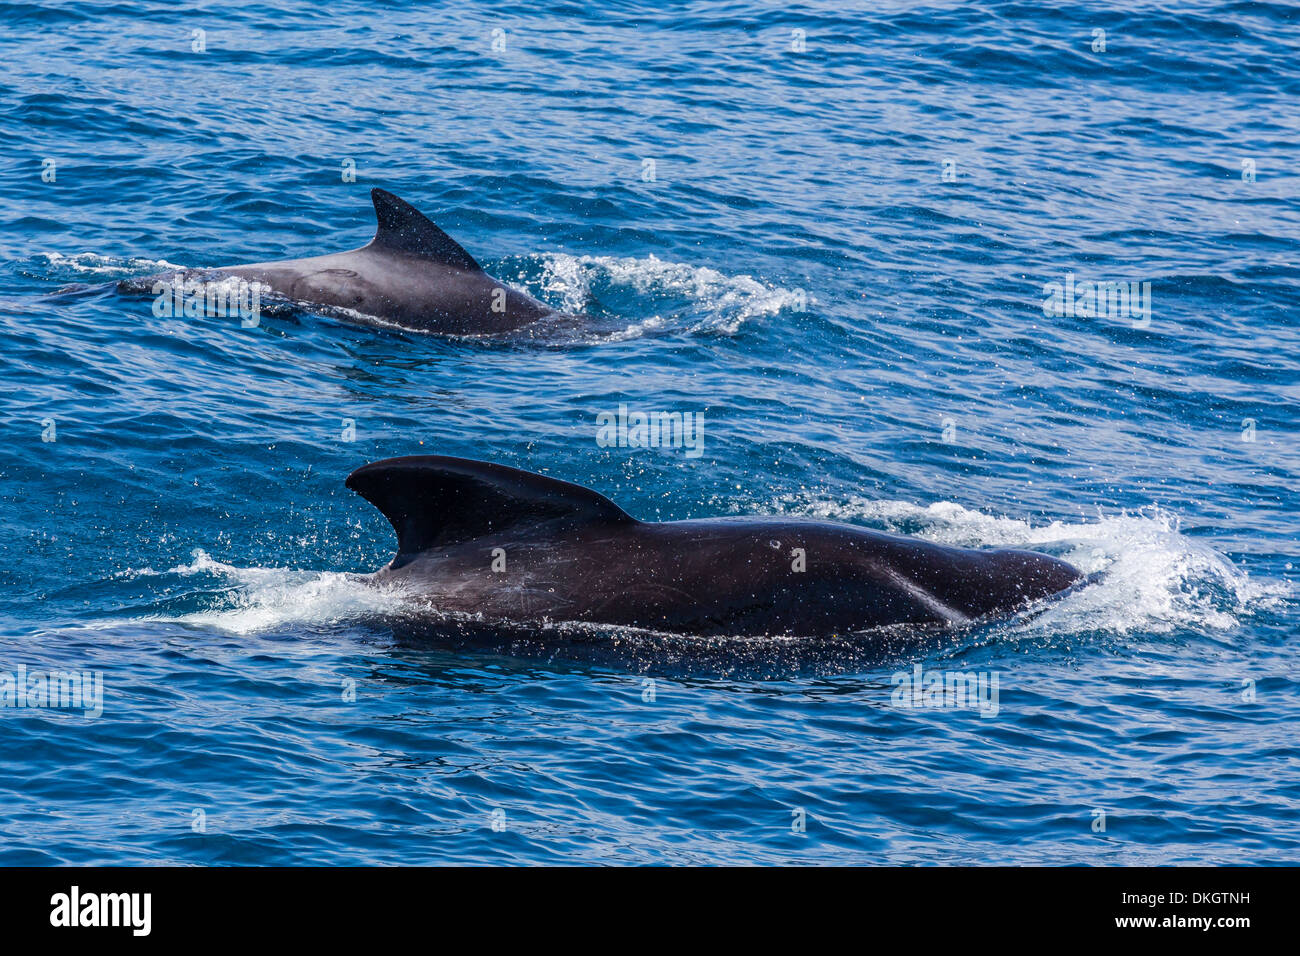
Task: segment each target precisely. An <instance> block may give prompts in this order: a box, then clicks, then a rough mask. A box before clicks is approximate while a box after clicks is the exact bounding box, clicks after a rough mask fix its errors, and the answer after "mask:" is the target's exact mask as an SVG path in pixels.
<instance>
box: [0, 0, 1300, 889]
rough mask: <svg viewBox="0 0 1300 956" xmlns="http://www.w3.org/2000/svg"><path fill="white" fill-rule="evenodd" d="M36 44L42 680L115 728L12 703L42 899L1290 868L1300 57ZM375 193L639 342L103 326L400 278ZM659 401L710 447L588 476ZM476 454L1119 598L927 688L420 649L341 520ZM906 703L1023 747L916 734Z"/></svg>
mask: <svg viewBox="0 0 1300 956" xmlns="http://www.w3.org/2000/svg"><path fill="white" fill-rule="evenodd" d="M0 24H3V26H0V133H3V140H4V142H5V143H6V147H7V148H6V150H5V155H6V159H7V162H6V165H5V175H4V183H3V187H0V260H2V262H3V264H2V265H0V269H2V272H0V370H2V372H3V385H4V387H3V389H2V390H0V429H2V431H0V435H2V436H3V442H4V447H5V454H4V456H3V458H0V500H2V501H3V511H2V512H0V514H2V515H3V525H2V526H0V671H4V672H10V673H17V669H18V668H19V667H20V666H22V667H25V668H27V670H28V672H38V671H48V670H51V669H56V670H76V671H79V672H80V671H89V672H95V671H99V672H102V680H103V710H102V714H100V715H98V716H95V715H93V714H92V715H91V716H87V715H86V712H85V711H84V709H83V710H80V711H79V710H76V709H74V708H64V709H21V710H20V709H16V708H5V709H0V863H3V864H24V863H26V864H54V863H131V864H143V863H165V862H169V863H170V862H174V863H193V864H201V863H244V864H248V863H277V864H299V863H304V864H305V863H347V864H357V863H363V864H397V863H433V862H491V863H503V862H510V863H524V862H527V863H537V862H541V863H553V862H581V863H593V862H627V863H673V862H695V863H702V862H728V863H741V862H745V863H748V862H764V863H766V862H852V863H917V862H920V863H978V864H986V863H1067V862H1068V863H1094V864H1108V863H1189V862H1200V863H1210V862H1212V863H1278V862H1285V861H1290V862H1295V860H1296V859H1297V855H1298V851H1300V744H1298V743H1297V729H1298V727H1300V695H1298V694H1297V690H1298V687H1300V668H1298V667H1297V654H1296V638H1297V633H1296V630H1297V628H1296V621H1297V596H1298V591H1297V576H1298V575H1297V571H1296V562H1297V560H1298V559H1297V550H1298V547H1297V517H1296V516H1297V513H1298V512H1300V442H1298V441H1297V439H1298V438H1300V412H1298V410H1297V409H1298V407H1300V406H1298V404H1297V403H1298V401H1300V322H1297V304H1298V303H1300V174H1298V172H1297V167H1298V163H1300V153H1298V152H1297V148H1296V147H1297V143H1296V136H1297V131H1298V130H1300V13H1297V10H1296V8H1294V7H1292V6H1289V5H1286V4H1281V3H1224V2H1208V0H1195V2H1184V3H1178V4H1168V5H1166V4H1147V3H1135V2H1121V3H1118V4H1108V5H1101V4H1093V3H1083V4H1080V3H1070V4H1053V3H1033V4H1021V3H1003V2H986V3H965V4H951V5H949V4H926V5H920V4H911V3H884V4H874V3H873V4H860V5H856V6H855V7H849V8H846V7H845V6H844V5H843V4H841V3H830V2H818V3H797V4H781V5H779V6H773V7H766V8H765V9H764V10H763V11H762V12H758V13H755V12H753V6H752V5H748V4H734V3H723V2H698V3H693V4H688V5H686V6H684V7H679V6H678V5H674V4H667V5H665V4H653V3H647V2H645V0H629V2H626V3H619V4H615V5H613V6H609V5H603V4H591V5H583V4H579V3H572V2H545V0H543V2H540V3H532V2H530V3H517V2H516V3H508V4H497V5H491V6H489V5H486V4H484V5H475V4H469V3H463V2H452V3H447V4H439V5H437V8H436V10H435V9H434V8H433V7H432V6H431V7H430V8H428V9H425V8H417V7H414V6H412V7H409V8H397V9H392V8H390V5H386V4H379V3H377V2H373V0H364V2H362V0H340V2H336V3H332V4H330V5H329V7H328V9H325V8H322V7H321V6H320V5H319V4H315V3H298V2H261V3H258V2H239V0H234V2H230V3H223V4H219V5H203V6H199V7H195V8H187V7H179V6H176V5H173V4H169V3H130V4H126V3H96V2H89V0H75V2H64V3H58V4H40V5H37V4H25V3H13V2H0ZM198 29H202V30H203V31H205V32H204V34H203V35H202V39H203V44H202V45H204V46H205V49H204V50H203V51H202V52H195V51H194V50H193V49H192V44H195V43H197V39H196V37H195V34H194V31H195V30H198ZM496 29H500V30H502V31H504V33H503V34H497V38H498V46H499V45H500V43H499V40H500V39H501V38H504V41H505V47H504V49H495V50H494V49H493V42H494V35H493V31H494V30H496ZM1094 29H1103V30H1105V36H1106V49H1105V50H1104V51H1100V50H1098V51H1094V50H1093V45H1094V42H1095V40H1094V34H1093V31H1094ZM797 30H798V31H803V33H802V34H796V33H795V32H794V31H797ZM801 37H802V41H801V39H800V38H801ZM794 47H802V49H801V50H796V49H794ZM46 160H53V167H52V171H53V179H54V181H53V182H47V181H44V180H43V179H42V172H43V171H47V172H48V171H49V170H50V169H51V167H50V166H49V164H48V163H45V161H46ZM348 160H351V161H352V163H354V164H355V169H356V178H355V182H345V181H344V180H345V177H344V175H343V172H342V170H343V168H344V164H345V162H346V161H348ZM645 160H653V167H652V168H651V166H649V165H648V164H646V163H645ZM651 173H653V175H651ZM47 178H49V177H48V175H47ZM376 185H378V186H383V187H384V188H387V189H390V190H392V191H394V192H396V193H397V194H398V195H400V196H403V197H404V198H406V199H408V200H410V201H411V202H413V203H414V204H415V205H416V206H418V207H419V208H421V209H423V210H424V211H425V212H427V213H428V214H429V215H430V216H431V217H432V218H434V219H435V221H437V222H438V223H439V224H440V225H441V226H443V227H444V228H445V229H446V230H447V231H448V232H449V233H450V234H451V235H453V236H455V237H456V238H457V239H458V240H460V241H461V242H462V244H464V245H465V246H466V247H467V248H468V249H469V250H470V251H471V253H472V254H474V255H475V256H476V257H477V258H479V259H480V261H482V262H484V263H485V264H486V265H487V266H488V267H489V268H490V269H491V270H492V271H494V272H495V273H496V274H497V275H499V276H500V277H502V278H504V279H506V280H508V281H510V282H512V283H514V284H516V285H518V286H520V287H522V288H525V289H527V290H528V291H530V292H531V293H532V294H534V295H535V296H537V297H539V298H541V299H543V300H546V301H547V302H549V303H551V304H553V305H554V306H556V307H557V308H564V309H568V310H570V311H586V312H589V313H592V314H594V315H595V316H597V317H598V319H599V322H598V323H597V324H596V325H595V326H593V327H592V328H591V329H589V330H588V331H586V332H584V333H582V334H580V335H578V336H576V337H572V336H571V337H567V338H563V339H557V340H546V339H542V340H538V341H521V340H512V341H497V342H491V341H487V342H485V341H477V342H474V341H449V340H445V339H436V338H431V337H424V336H420V335H417V334H404V333H398V332H390V331H382V330H375V329H369V328H362V327H358V326H355V325H350V324H348V323H346V322H344V321H340V320H338V319H337V318H328V317H322V316H318V315H313V314H311V313H308V312H302V311H284V310H280V311H276V310H271V312H270V313H268V314H266V315H264V316H263V317H262V320H261V322H260V324H258V325H257V326H256V327H253V328H244V327H241V325H240V323H239V322H238V321H237V320H232V319H229V318H225V317H221V318H212V317H205V318H197V319H185V318H179V319H157V318H155V317H154V316H153V314H152V313H151V310H150V302H149V300H148V299H147V298H138V297H131V296H128V295H124V294H123V293H121V292H119V291H118V289H117V286H116V282H117V280H120V279H123V278H129V277H133V276H146V275H149V274H151V273H154V272H158V271H159V270H161V269H165V268H168V267H169V266H171V265H183V266H204V265H215V264H221V263H229V262H240V261H244V262H248V261H259V260H266V259H274V258H286V257H294V256H301V255H307V254H312V253H316V252H322V251H329V250H339V249H345V248H352V247H354V246H357V245H360V244H362V243H364V242H365V241H366V240H367V239H368V238H369V236H370V235H371V233H372V231H373V213H372V211H371V209H370V204H369V200H368V194H369V189H370V188H371V187H372V186H376ZM1068 273H1073V274H1074V275H1075V277H1076V278H1077V279H1088V280H1092V281H1096V280H1134V281H1141V282H1146V281H1149V282H1150V283H1151V286H1150V289H1151V298H1150V304H1151V309H1150V316H1149V322H1148V321H1144V320H1141V319H1138V318H1131V317H1124V316H1116V315H1107V316H1104V317H1096V316H1092V317H1088V316H1080V315H1069V316H1067V315H1055V314H1054V315H1051V316H1049V315H1046V314H1045V312H1044V308H1043V299H1044V286H1045V285H1046V284H1048V283H1051V282H1064V281H1065V277H1066V276H1067V274H1068ZM620 403H626V404H628V405H629V407H630V408H633V409H644V410H665V411H694V412H700V413H702V414H703V416H704V421H705V431H704V448H703V454H701V455H700V456H699V457H698V458H691V457H688V456H687V455H686V454H685V452H684V451H683V450H681V449H629V448H618V447H600V446H598V444H597V442H596V415H597V414H598V413H599V412H601V411H612V410H614V409H617V407H618V405H619V404H620ZM348 420H350V421H351V422H352V423H353V427H354V429H355V437H354V440H346V438H348V437H351V436H349V435H347V434H345V429H346V428H347V425H346V421H348ZM51 429H52V430H51ZM47 438H53V439H55V440H53V441H50V440H43V439H47ZM435 452H436V453H441V454H451V455H462V456H467V457H472V458H481V459H488V460H492V461H498V462H503V463H506V464H511V465H516V466H519V467H524V468H528V469H531V470H535V471H543V472H546V473H548V474H551V475H554V476H556V477H560V478H565V479H568V480H571V481H576V482H579V483H581V484H584V485H587V486H589V487H592V488H595V489H597V490H599V491H601V492H603V493H604V494H606V495H608V496H610V497H611V498H613V499H614V500H615V501H617V502H618V503H619V504H621V505H622V506H623V507H625V508H626V509H628V510H629V511H631V512H632V513H633V514H635V515H637V516H640V517H644V518H660V519H675V518H686V517H702V516H715V515H732V514H767V515H812V516H818V517H822V518H826V519H832V520H838V521H844V522H851V523H856V524H860V525H863V526H865V527H870V528H877V529H884V530H892V531H898V532H902V533H908V534H916V535H920V536H923V537H926V538H929V539H932V540H936V541H941V542H949V543H957V544H963V545H974V546H998V545H1016V546H1027V547H1032V548H1036V549H1039V550H1043V551H1047V552H1049V553H1052V554H1055V555H1058V556H1061V557H1064V558H1066V559H1067V560H1070V561H1072V562H1074V563H1075V564H1076V565H1078V566H1079V567H1080V568H1082V569H1084V570H1085V571H1089V572H1093V571H1099V572H1103V574H1102V578H1101V580H1100V582H1099V583H1097V584H1095V585H1093V586H1091V587H1088V588H1084V589H1082V590H1080V591H1078V592H1076V593H1074V594H1072V595H1070V596H1068V597H1067V598H1065V599H1064V600H1062V601H1060V602H1058V603H1056V604H1053V605H1051V606H1048V607H1045V608H1040V609H1038V610H1037V611H1036V612H1035V613H1032V614H1026V615H1022V616H1020V617H1017V618H1015V619H1013V620H1011V621H1008V622H1002V623H997V624H993V625H988V626H984V627H979V628H974V629H971V630H968V631H965V632H961V633H958V634H956V635H953V636H952V637H951V638H950V639H949V640H946V641H942V642H935V643H933V644H931V645H928V646H926V647H922V648H919V649H918V648H916V647H909V646H907V644H906V642H902V643H901V644H898V645H894V644H892V643H891V644H889V646H887V647H882V642H881V641H880V640H878V639H873V638H872V637H871V636H855V637H850V636H843V635H842V636H839V637H838V638H837V639H832V640H821V641H805V642H800V641H789V640H786V641H775V640H768V641H761V640H753V639H751V640H740V639H736V640H712V641H701V640H696V639H693V638H690V637H689V636H679V637H668V636H663V635H645V634H636V633H620V632H613V631H608V632H601V631H597V632H596V633H584V634H577V633H572V632H570V631H569V630H567V629H565V628H540V629H538V630H536V631H535V632H521V633H501V634H497V635H493V634H488V635H486V636H485V635H482V634H479V635H477V636H467V635H466V634H463V633H461V632H460V631H458V630H457V627H456V622H448V623H447V626H446V627H445V628H442V627H429V628H426V629H424V630H421V629H420V628H418V627H416V626H415V621H414V618H413V616H412V612H411V610H410V605H409V602H408V601H407V600H406V599H405V598H403V597H402V596H400V595H393V594H387V593H381V592H376V591H372V590H369V589H367V588H365V587H363V586H361V585H358V584H355V583H352V582H351V581H350V580H349V579H348V578H346V577H345V573H347V572H355V571H369V570H372V569H374V568H377V567H379V566H381V565H382V564H383V563H384V562H386V561H387V560H388V558H389V557H390V555H391V550H392V546H393V540H392V532H391V529H390V528H389V527H388V525H387V524H386V523H385V522H384V520H383V519H382V517H381V516H380V515H379V514H378V513H377V512H376V511H374V510H373V509H372V508H370V506H368V505H367V504H366V503H365V502H364V501H362V500H361V499H359V498H358V497H356V496H355V495H353V494H351V493H350V492H348V491H347V490H346V489H345V488H344V487H343V479H344V477H345V476H346V475H347V473H348V472H349V471H351V470H352V469H353V468H355V467H356V466H358V465H360V464H362V463H364V462H366V461H370V460H374V459H377V458H381V457H385V456H389V455H401V454H412V453H435ZM918 664H919V665H921V667H922V669H923V673H925V672H929V673H939V674H941V675H942V674H945V673H947V672H952V671H960V672H965V673H978V674H984V675H986V676H988V677H989V679H990V680H992V679H993V677H996V678H997V680H998V682H999V699H998V706H997V708H996V713H995V714H994V713H992V712H990V711H987V710H986V711H985V712H984V714H983V715H982V714H981V712H980V711H978V710H973V709H971V708H969V707H955V706H949V707H925V706H919V707H917V706H913V707H908V706H905V704H906V703H908V702H910V701H911V699H910V698H908V699H906V700H899V699H896V698H898V697H899V695H898V693H897V691H898V689H899V687H900V681H901V679H902V678H901V677H900V676H896V675H902V677H907V676H910V675H912V674H914V673H915V672H914V670H913V668H914V667H915V666H916V665H918ZM353 698H355V699H353ZM1099 812H1100V814H1104V817H1102V816H1099ZM800 819H802V820H803V821H804V823H805V828H804V829H803V831H802V832H800V828H799V827H798V826H797V824H798V823H799V821H800ZM1099 821H1104V830H1103V829H1102V823H1101V822H1099Z"/></svg>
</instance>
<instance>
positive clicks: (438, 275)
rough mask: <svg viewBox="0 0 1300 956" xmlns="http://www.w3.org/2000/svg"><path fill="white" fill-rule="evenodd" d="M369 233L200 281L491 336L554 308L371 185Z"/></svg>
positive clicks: (421, 328)
mask: <svg viewBox="0 0 1300 956" xmlns="http://www.w3.org/2000/svg"><path fill="white" fill-rule="evenodd" d="M370 197H371V200H372V201H373V202H374V204H375V218H376V220H377V226H376V229H375V237H374V238H373V239H371V240H370V242H368V243H367V244H366V245H364V246H362V247H361V248H359V249H352V250H350V251H348V252H331V253H326V254H325V255H321V256H311V257H310V258H307V259H285V260H282V261H278V262H256V263H252V264H251V265H231V266H220V267H218V268H215V269H205V270H202V271H203V277H204V280H205V281H207V280H209V279H211V278H214V277H217V278H219V277H225V276H233V277H236V278H238V279H243V280H245V281H246V282H248V283H250V285H251V284H252V283H254V282H258V283H261V285H262V287H263V288H267V287H269V288H270V289H271V290H272V291H273V292H276V293H278V294H279V295H281V296H283V297H284V298H286V299H290V300H292V301H293V302H296V303H300V304H303V305H307V306H313V305H314V306H321V307H325V308H328V309H343V310H348V311H349V312H351V313H358V314H359V315H358V316H357V317H358V318H362V319H364V318H366V317H373V318H375V319H379V320H381V321H383V322H386V323H389V324H391V325H396V326H400V327H402V328H405V329H410V330H413V331H418V332H436V333H442V334H451V335H493V334H498V333H502V332H510V331H513V330H515V329H519V328H522V327H523V326H526V325H530V324H531V323H533V322H536V321H537V320H538V319H542V318H546V317H547V316H551V315H555V314H556V312H555V310H553V309H550V308H548V307H547V306H545V305H543V304H542V303H541V302H538V301H537V300H536V299H534V298H532V297H531V296H529V295H527V294H526V293H524V292H520V291H518V290H517V289H512V288H510V287H509V286H507V285H506V284H505V283H504V282H501V281H500V280H498V279H494V278H493V277H492V276H490V275H488V274H487V273H486V272H484V271H483V268H482V267H481V266H480V265H479V264H478V263H477V262H476V261H475V260H474V257H473V256H471V255H470V254H469V253H468V252H466V251H465V250H464V249H462V248H461V247H460V245H459V244H457V242H456V240H454V239H452V238H451V236H449V235H447V234H446V233H445V232H443V231H442V230H441V229H439V228H438V227H437V226H435V225H434V224H433V223H432V222H430V221H429V219H427V218H426V217H425V216H424V215H423V214H422V213H421V212H420V211H419V210H418V209H416V208H415V207H414V206H412V205H411V204H410V203H408V202H406V201H404V200H402V199H399V198H398V197H396V196H394V195H393V194H392V193H390V192H386V191H385V190H383V189H372V190H371V191H370Z"/></svg>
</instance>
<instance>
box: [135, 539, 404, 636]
mask: <svg viewBox="0 0 1300 956" xmlns="http://www.w3.org/2000/svg"><path fill="white" fill-rule="evenodd" d="M193 557H194V560H193V561H191V562H190V563H189V564H183V565H180V566H178V567H174V568H170V569H168V570H167V571H166V572H163V573H164V574H168V575H179V576H181V577H186V578H193V577H203V576H207V577H210V578H212V579H214V584H215V585H216V588H217V590H216V591H215V593H214V600H213V601H212V606H211V607H209V608H206V609H204V610H201V611H194V612H191V613H187V614H181V615H177V616H168V617H164V616H161V615H149V617H150V618H151V619H153V620H167V621H172V622H176V623H183V624H200V625H204V626H207V627H213V628H216V629H218V630H222V631H227V632H230V633H235V634H250V633H254V632H257V631H264V630H268V629H271V628H276V627H281V626H284V625H287V624H301V625H311V626H318V627H319V626H328V625H333V624H341V623H346V622H348V621H355V620H358V619H361V618H365V617H374V616H377V615H383V614H388V613H394V612H398V611H400V610H401V609H402V607H403V603H404V602H403V595H402V594H401V592H399V591H397V590H395V589H392V588H379V587H374V586H372V585H369V584H366V583H365V582H363V581H361V580H359V579H358V578H357V577H356V576H355V575H349V574H342V573H339V572H334V571H295V570H292V569H289V568H257V567H253V568H241V567H237V566H235V565H233V564H226V563H224V562H222V561H218V560H216V559H214V558H212V557H211V556H210V555H208V554H207V553H206V552H204V551H201V550H200V551H195V552H194V556H193ZM154 574H155V572H153V571H140V572H137V575H138V576H141V577H143V576H151V575H154Z"/></svg>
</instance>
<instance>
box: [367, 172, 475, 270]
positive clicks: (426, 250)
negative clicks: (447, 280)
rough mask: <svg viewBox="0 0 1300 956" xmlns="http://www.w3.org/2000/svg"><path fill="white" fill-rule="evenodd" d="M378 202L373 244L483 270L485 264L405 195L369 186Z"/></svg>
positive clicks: (451, 264) (454, 265) (372, 195)
mask: <svg viewBox="0 0 1300 956" xmlns="http://www.w3.org/2000/svg"><path fill="white" fill-rule="evenodd" d="M370 199H371V201H372V202H373V203H374V204H375V219H376V220H377V222H378V226H377V227H376V229H375V238H374V239H372V240H371V242H370V244H371V245H372V246H380V247H382V248H385V249H391V250H393V251H394V252H403V253H405V254H406V255H408V256H419V257H420V258H421V259H432V260H433V261H435V262H441V263H442V264H443V265H448V266H452V267H454V268H456V269H464V270H466V271H468V272H481V271H482V268H483V267H482V266H480V265H479V264H478V263H477V262H475V261H474V257H473V256H471V255H470V254H469V253H468V252H466V251H465V250H464V249H462V248H461V247H460V245H459V244H458V243H457V242H456V240H455V239H453V238H452V237H451V236H449V235H447V234H446V233H445V232H443V231H442V230H441V229H439V228H438V227H437V226H435V225H434V224H433V223H432V222H430V221H429V218H428V217H427V216H425V215H424V213H422V212H420V210H418V209H416V208H415V207H414V206H412V205H411V204H410V203H409V202H407V201H406V200H404V199H398V198H397V197H396V196H394V195H393V194H392V193H390V192H388V191H387V190H384V189H372V190H370Z"/></svg>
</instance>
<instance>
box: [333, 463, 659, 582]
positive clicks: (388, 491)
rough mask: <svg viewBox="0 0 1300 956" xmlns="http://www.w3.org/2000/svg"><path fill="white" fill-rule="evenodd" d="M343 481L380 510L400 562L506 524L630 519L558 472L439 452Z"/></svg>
mask: <svg viewBox="0 0 1300 956" xmlns="http://www.w3.org/2000/svg"><path fill="white" fill-rule="evenodd" d="M347 486H348V487H349V488H351V489H352V490H353V491H355V492H357V493H358V494H359V495H361V496H362V497H363V498H365V499H366V500H367V501H369V502H370V503H371V504H372V505H374V506H375V507H376V508H378V509H379V510H380V511H382V512H383V514H384V517H385V518H387V519H388V521H389V523H390V524H391V525H392V526H393V530H394V531H396V532H397V557H396V558H395V559H394V562H393V563H394V565H395V566H400V565H401V564H404V563H405V560H404V559H408V558H410V557H412V556H414V555H416V554H419V553H420V552H421V551H427V550H428V549H430V548H443V547H448V546H450V545H455V544H463V543H465V542H466V541H472V540H473V539H475V538H479V537H482V536H483V535H487V534H495V533H497V532H501V531H505V530H507V529H521V530H522V529H524V528H526V527H527V526H529V525H538V524H542V523H545V522H552V521H557V520H562V521H563V522H564V523H565V524H568V525H572V524H584V523H587V522H608V523H613V524H622V523H625V522H634V521H635V520H636V519H634V518H633V517H632V516H631V515H629V514H628V513H627V512H626V511H624V510H623V509H622V508H620V507H619V506H618V505H616V504H614V502H612V501H610V500H609V499H608V498H606V497H605V496H604V495H601V494H598V493H596V492H594V491H592V490H591V489H590V488H584V487H582V485H575V484H572V483H570V482H567V481H560V480H559V479H558V478H547V477H546V476H544V475H535V474H533V473H532V472H530V471H520V470H519V469H517V468H508V467H506V466H505V465H494V464H491V463H490V462H485V461H472V460H470V459H468V458H448V457H445V456H443V455H411V456H408V457H406V458H386V459H384V460H383V461H377V462H374V463H373V464H370V465H363V466H362V467H360V468H358V469H357V470H356V471H354V472H353V473H352V474H350V475H348V480H347Z"/></svg>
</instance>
